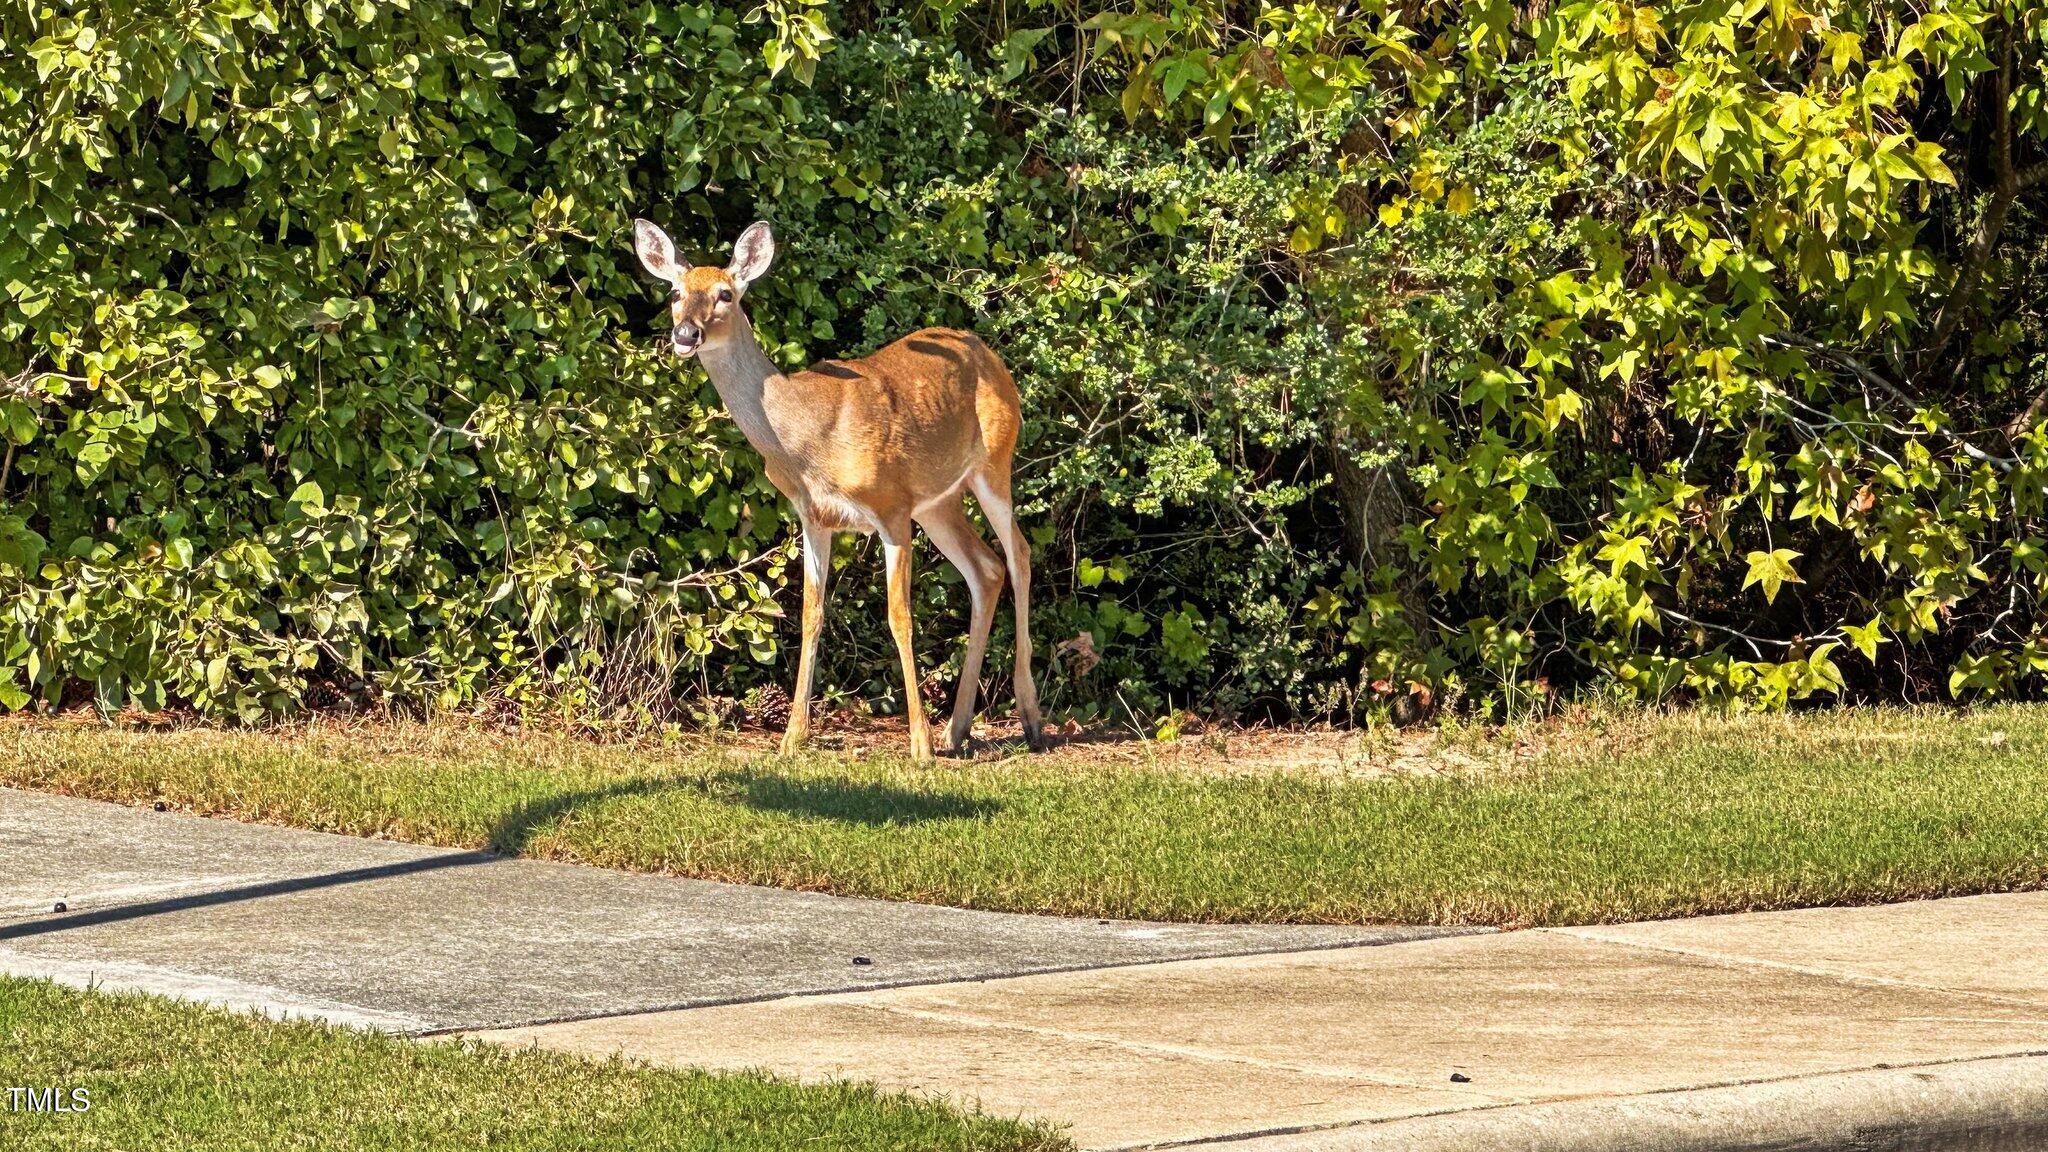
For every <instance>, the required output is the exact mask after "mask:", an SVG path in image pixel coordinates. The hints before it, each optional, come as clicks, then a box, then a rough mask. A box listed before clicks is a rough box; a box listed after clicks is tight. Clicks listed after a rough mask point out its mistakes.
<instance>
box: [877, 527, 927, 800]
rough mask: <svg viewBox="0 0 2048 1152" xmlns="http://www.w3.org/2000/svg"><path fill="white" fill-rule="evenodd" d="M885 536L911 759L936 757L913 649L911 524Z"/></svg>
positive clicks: (892, 624) (892, 622) (884, 552)
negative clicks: (911, 622) (925, 713)
mask: <svg viewBox="0 0 2048 1152" xmlns="http://www.w3.org/2000/svg"><path fill="white" fill-rule="evenodd" d="M890 535H891V536H894V537H895V539H893V540H891V539H888V538H887V537H885V538H884V539H883V543H882V556H883V558H884V559H885V560H886V562H887V564H888V567H889V631H890V632H892V633H894V634H895V636H896V653H897V655H899V656H901V657H902V658H903V712H904V715H905V716H907V717H908V718H909V720H910V758H911V759H912V760H916V761H920V762H922V761H928V760H930V759H931V758H932V733H931V729H930V728H928V727H926V726H925V722H924V696H923V694H922V693H921V692H919V691H918V683H917V655H916V653H914V652H912V651H911V648H910V525H908V524H905V525H904V526H903V530H902V531H901V532H894V533H890Z"/></svg>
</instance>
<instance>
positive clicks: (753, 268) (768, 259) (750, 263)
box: [725, 220, 775, 292]
mask: <svg viewBox="0 0 2048 1152" xmlns="http://www.w3.org/2000/svg"><path fill="white" fill-rule="evenodd" d="M774 260H775V233H773V232H771V231H769V229H768V222H767V221H766V220H756V221H755V222H753V223H752V224H749V225H747V230H746V231H745V232H742V233H740V238H739V239H738V240H735V241H734V242H733V246H732V265H731V266H730V267H728V268H727V269H726V270H725V272H726V275H728V276H731V277H732V278H733V281H734V282H735V283H737V284H738V285H739V286H740V291H742V292H744V291H746V289H747V285H749V284H752V283H753V282H754V281H756V280H759V279H760V278H761V275H762V273H764V272H766V271H768V265H769V264H770V263H772V262H773V261H774Z"/></svg>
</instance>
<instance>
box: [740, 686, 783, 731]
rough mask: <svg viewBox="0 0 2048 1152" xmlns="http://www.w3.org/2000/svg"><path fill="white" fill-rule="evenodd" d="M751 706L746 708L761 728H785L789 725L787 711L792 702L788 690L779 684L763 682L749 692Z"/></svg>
mask: <svg viewBox="0 0 2048 1152" xmlns="http://www.w3.org/2000/svg"><path fill="white" fill-rule="evenodd" d="M750 696H751V699H752V701H753V706H752V707H751V708H749V709H748V713H749V716H750V718H751V719H752V720H753V722H754V723H756V724H758V725H760V726H761V727H763V728H786V727H788V726H789V711H790V708H791V707H793V706H794V705H793V702H792V701H791V700H790V698H789V690H788V689H786V688H784V687H783V686H782V685H780V684H763V685H761V686H760V687H759V688H756V689H754V691H753V692H752V693H751V694H750Z"/></svg>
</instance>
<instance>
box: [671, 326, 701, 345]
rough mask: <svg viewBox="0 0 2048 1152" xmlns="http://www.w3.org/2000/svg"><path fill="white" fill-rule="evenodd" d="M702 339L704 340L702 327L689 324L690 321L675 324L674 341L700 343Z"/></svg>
mask: <svg viewBox="0 0 2048 1152" xmlns="http://www.w3.org/2000/svg"><path fill="white" fill-rule="evenodd" d="M703 340H704V329H702V328H700V327H698V326H697V325H695V324H690V323H682V324H678V325H676V330H675V341H676V343H678V344H699V343H702V342H703Z"/></svg>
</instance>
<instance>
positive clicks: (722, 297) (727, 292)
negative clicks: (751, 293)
mask: <svg viewBox="0 0 2048 1152" xmlns="http://www.w3.org/2000/svg"><path fill="white" fill-rule="evenodd" d="M718 302H719V303H720V304H730V303H732V289H730V288H720V289H719V290H718Z"/></svg>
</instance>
